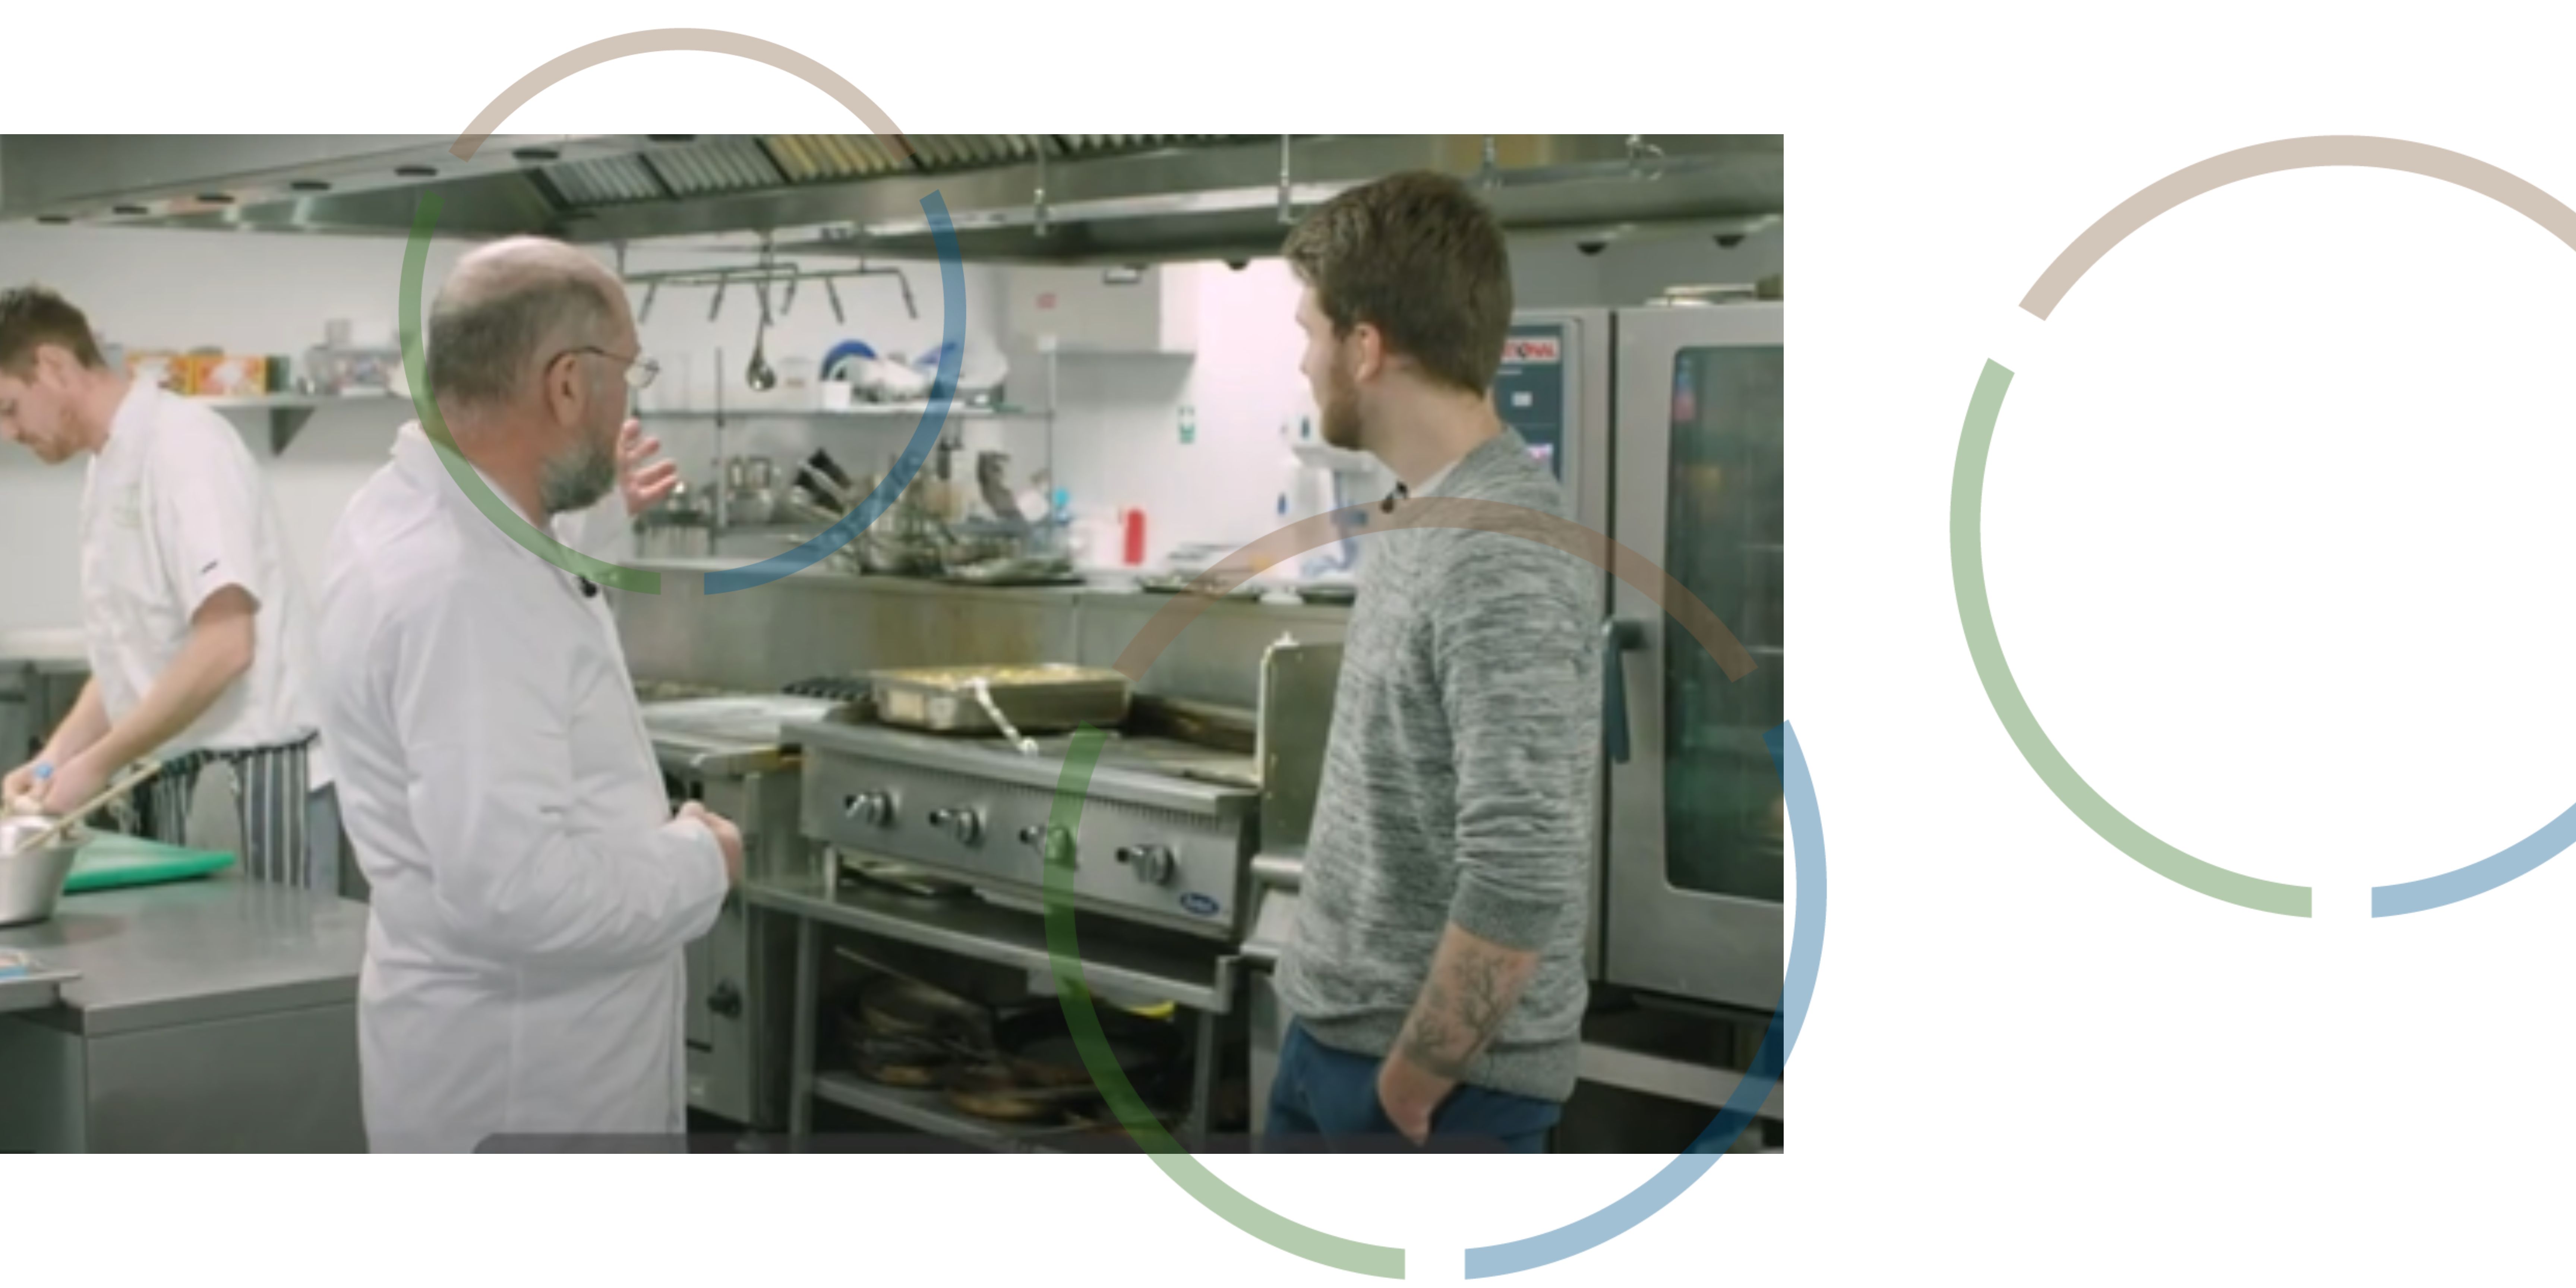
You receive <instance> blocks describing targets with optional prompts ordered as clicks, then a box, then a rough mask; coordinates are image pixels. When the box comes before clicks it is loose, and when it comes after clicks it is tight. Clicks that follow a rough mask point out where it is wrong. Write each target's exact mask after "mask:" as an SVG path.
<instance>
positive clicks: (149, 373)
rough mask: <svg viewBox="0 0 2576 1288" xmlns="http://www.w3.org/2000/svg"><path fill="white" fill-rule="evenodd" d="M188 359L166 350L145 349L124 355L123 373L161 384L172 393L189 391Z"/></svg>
mask: <svg viewBox="0 0 2576 1288" xmlns="http://www.w3.org/2000/svg"><path fill="white" fill-rule="evenodd" d="M188 371H189V363H188V360H187V359H186V358H184V357H182V356H181V355H179V354H175V353H170V352H167V351H166V350H158V349H146V350H139V351H136V352H132V353H128V354H126V355H125V374H126V375H127V376H129V377H131V378H132V379H135V380H141V381H147V382H149V383H152V384H156V385H159V386H161V387H162V388H164V389H167V390H169V391H170V392H172V393H174V394H185V393H188V392H190V389H189V384H188Z"/></svg>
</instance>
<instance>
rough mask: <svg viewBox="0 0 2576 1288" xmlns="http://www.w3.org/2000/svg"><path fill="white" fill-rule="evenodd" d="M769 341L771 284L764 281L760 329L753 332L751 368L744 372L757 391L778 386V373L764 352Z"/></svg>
mask: <svg viewBox="0 0 2576 1288" xmlns="http://www.w3.org/2000/svg"><path fill="white" fill-rule="evenodd" d="M768 341H769V284H768V283H767V282H763V283H761V285H760V329H759V330H757V331H755V332H753V333H752V337H751V368H750V369H749V370H747V371H745V372H744V373H743V379H745V380H747V381H749V382H751V388H752V391H753V392H755V393H764V394H765V393H768V392H769V391H770V390H772V389H775V388H777V387H778V373H777V372H776V371H773V370H771V369H770V366H769V359H768V357H767V356H765V355H764V353H763V352H762V346H763V345H765V344H767V343H768Z"/></svg>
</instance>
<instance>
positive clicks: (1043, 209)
mask: <svg viewBox="0 0 2576 1288" xmlns="http://www.w3.org/2000/svg"><path fill="white" fill-rule="evenodd" d="M1046 181H1047V154H1046V145H1045V144H1044V143H1040V144H1039V145H1038V191H1037V197H1036V200H1035V202H1034V204H1035V206H1036V207H1037V220H1038V236H1040V237H1044V236H1046V235H1047V191H1046V188H1047V184H1046Z"/></svg>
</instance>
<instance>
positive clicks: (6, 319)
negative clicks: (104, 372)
mask: <svg viewBox="0 0 2576 1288" xmlns="http://www.w3.org/2000/svg"><path fill="white" fill-rule="evenodd" d="M40 344H50V345H56V346H59V347H61V348H63V349H65V350H68V351H69V352H70V353H71V355H72V356H73V357H74V358H77V359H79V360H80V364H81V365H82V366H84V367H89V368H92V369H104V368H105V367H106V366H107V359H106V358H105V357H103V356H101V355H100V354H99V351H98V339H97V337H95V336H93V335H91V334H90V330H89V319H88V318H85V317H83V316H81V311H80V310H79V309H76V308H73V307H72V304H71V301H69V300H66V299H64V298H63V297H61V296H59V295H56V294H54V293H53V292H52V291H49V290H46V289H45V288H44V287H41V286H22V287H19V288H17V289H15V290H12V291H6V292H0V370H5V371H7V372H8V373H9V374H10V375H13V376H17V377H19V378H21V379H24V378H26V377H28V376H32V375H34V374H35V372H36V346H37V345H40Z"/></svg>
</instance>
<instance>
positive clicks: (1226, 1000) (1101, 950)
mask: <svg viewBox="0 0 2576 1288" xmlns="http://www.w3.org/2000/svg"><path fill="white" fill-rule="evenodd" d="M825 881H826V878H825V877H824V876H822V875H821V874H819V873H818V874H814V875H811V876H799V877H756V878H753V879H751V880H749V881H746V882H744V883H743V886H742V897H743V898H744V899H745V900H747V901H748V902H750V903H752V904H754V905H757V906H759V907H763V908H769V909H773V910H776V911H779V912H785V913H791V914H794V915H796V916H800V917H805V918H809V919H811V920H814V921H818V922H823V923H826V924H829V925H835V926H843V927H847V928H848V929H851V930H857V931H862V932H865V933H867V934H872V935H882V936H884V937H886V938H888V939H900V940H903V941H904V942H906V943H914V944H920V945H922V946H924V947H927V948H936V949H939V950H941V951H943V952H952V953H957V954H959V955H961V956H966V957H973V958H977V959H979V960H983V961H989V962H999V963H1001V964H1003V965H1006V966H1018V967H1022V968H1024V969H1027V970H1032V971H1051V970H1053V969H1054V960H1053V958H1052V957H1051V956H1050V955H1049V954H1048V952H1047V944H1046V923H1045V920H1044V919H1043V918H1042V917H1040V916H1038V915H1037V914H1034V913H1028V912H1022V911H1019V910H1016V909H1012V908H1001V907H996V906H994V905H992V904H990V903H987V902H984V901H983V900H981V899H919V898H913V897H910V896H906V895H899V894H893V893H880V892H878V891H874V890H866V889H844V890H834V889H831V888H829V887H828V886H826V885H825ZM1076 924H1077V927H1078V939H1079V943H1080V945H1081V949H1082V975H1083V979H1084V980H1085V981H1087V982H1088V983H1089V984H1090V985H1091V987H1092V989H1093V990H1094V991H1095V992H1105V993H1112V994H1118V995H1121V996H1130V997H1145V998H1156V999H1165V1000H1169V1001H1172V1002H1175V1003H1178V1004H1179V1005H1182V1006H1186V1007H1189V1008H1191V1009H1193V1010H1199V1011H1212V1012H1217V1013H1220V1014H1221V1013H1224V1012H1226V1011H1230V1010H1232V1009H1233V1007H1234V996H1235V993H1236V992H1237V990H1236V988H1235V973H1236V971H1237V970H1238V969H1239V968H1240V959H1238V958H1236V957H1234V956H1233V955H1231V954H1230V953H1228V952H1227V951H1226V950H1224V949H1223V948H1222V947H1220V946H1219V945H1216V944H1214V943H1210V944H1209V945H1208V947H1207V948H1206V949H1205V950H1203V951H1201V952H1192V951H1189V950H1188V949H1183V948H1175V947H1167V946H1163V945H1159V944H1153V943H1135V942H1131V941H1129V940H1127V939H1124V938H1120V937H1116V936H1115V935H1113V934H1112V933H1110V932H1111V931H1112V930H1113V929H1114V928H1115V927H1117V925H1118V924H1119V923H1117V922H1115V921H1113V920H1111V919H1110V918H1108V917H1104V916H1099V915H1097V914H1094V915H1090V916H1085V917H1083V918H1081V919H1080V920H1079V921H1078V922H1077V923H1076Z"/></svg>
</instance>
